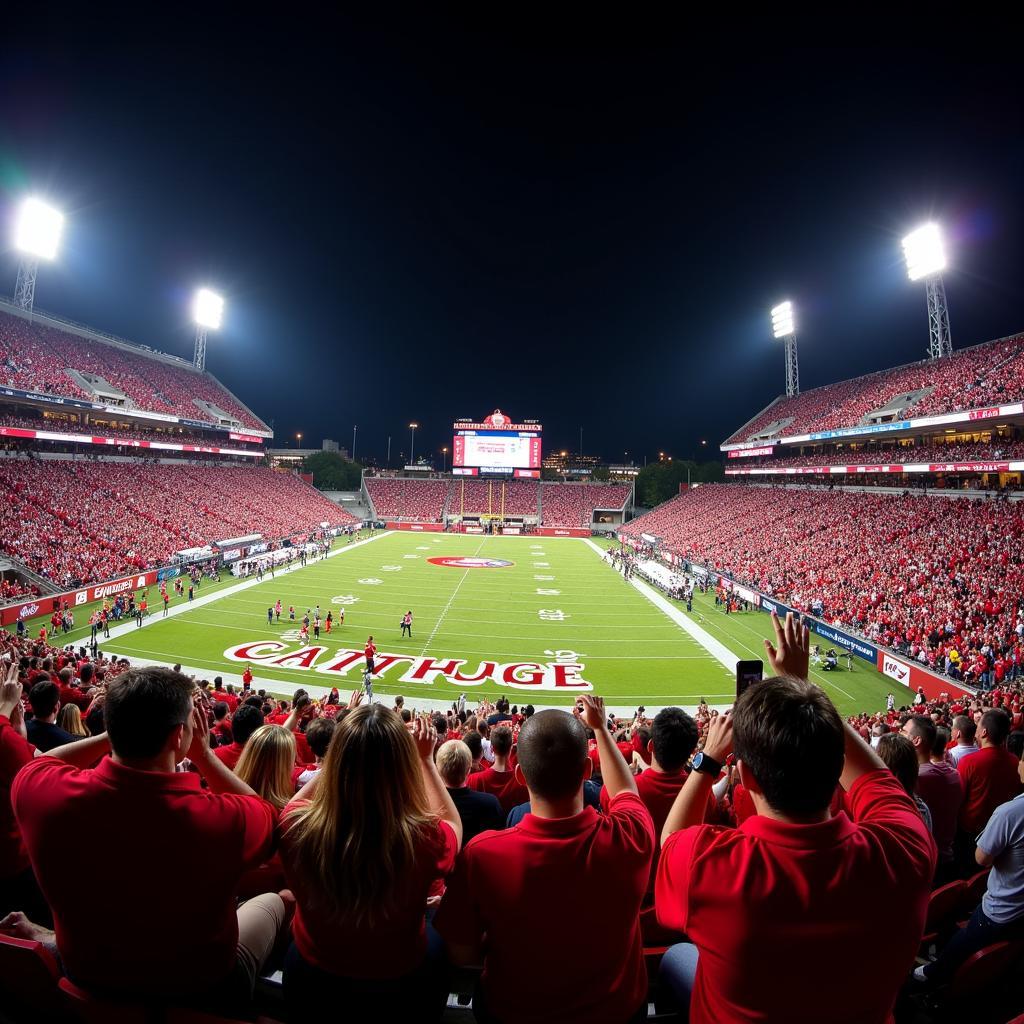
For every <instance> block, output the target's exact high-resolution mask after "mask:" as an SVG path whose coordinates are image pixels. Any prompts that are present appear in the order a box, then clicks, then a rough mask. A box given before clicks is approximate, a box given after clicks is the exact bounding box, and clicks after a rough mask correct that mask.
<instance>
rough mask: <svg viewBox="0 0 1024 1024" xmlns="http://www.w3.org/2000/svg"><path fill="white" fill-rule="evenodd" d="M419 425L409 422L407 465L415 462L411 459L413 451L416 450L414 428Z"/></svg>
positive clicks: (412, 464)
mask: <svg viewBox="0 0 1024 1024" xmlns="http://www.w3.org/2000/svg"><path fill="white" fill-rule="evenodd" d="M418 426H419V424H418V423H410V424H409V465H410V466H414V465H415V463H414V462H413V460H412V457H413V453H414V452H415V450H416V428H417V427H418Z"/></svg>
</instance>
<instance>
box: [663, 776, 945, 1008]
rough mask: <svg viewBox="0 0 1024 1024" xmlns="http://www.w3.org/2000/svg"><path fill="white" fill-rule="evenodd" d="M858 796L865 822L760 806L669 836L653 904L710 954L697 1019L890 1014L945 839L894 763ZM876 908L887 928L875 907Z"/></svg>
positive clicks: (704, 957) (693, 1004)
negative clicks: (734, 821) (739, 818)
mask: <svg viewBox="0 0 1024 1024" xmlns="http://www.w3.org/2000/svg"><path fill="white" fill-rule="evenodd" d="M847 798H848V801H849V806H850V807H851V809H852V812H853V821H851V820H850V818H849V817H847V815H846V813H845V812H843V813H840V814H838V815H836V816H835V817H832V818H829V819H828V820H827V821H823V822H819V823H817V824H812V825H792V824H787V823H785V822H780V821H777V820H775V819H774V818H768V817H764V816H761V815H754V816H753V817H751V818H748V819H747V820H746V821H745V822H744V823H743V825H742V826H740V828H737V829H728V828H719V827H717V826H714V825H698V826H696V827H694V828H687V829H681V830H680V831H679V832H676V833H674V834H673V835H672V836H670V837H669V840H668V842H667V843H665V846H664V847H663V849H662V851H661V864H660V865H659V868H658V881H657V885H656V890H655V905H656V907H657V914H658V921H659V922H660V923H661V924H662V925H663V926H665V927H666V928H675V929H677V930H679V931H685V932H686V934H687V936H688V937H689V939H690V941H691V942H693V943H695V944H696V945H697V948H698V949H699V950H700V960H699V962H698V966H697V979H696V984H695V986H694V990H693V996H692V999H691V1001H690V1021H691V1022H692V1024H711V1022H714V1024H733V1022H735V1024H752V1022H754V1021H765V1020H785V1021H788V1022H792V1024H801V1022H807V1024H810V1022H814V1024H817V1022H819V1021H821V1020H822V1019H823V1018H827V1019H828V1020H829V1021H830V1022H833V1024H842V1022H849V1024H855V1022H856V1024H861V1022H864V1021H876V1022H881V1021H885V1020H888V1019H890V1016H891V1013H892V1007H893V1004H894V1003H895V1001H896V994H897V992H898V991H899V989H900V986H901V985H902V984H903V982H904V980H905V979H906V976H907V973H908V972H909V971H910V969H911V967H913V964H914V956H915V954H916V953H917V949H918V944H919V943H920V941H921V933H922V931H923V930H924V921H925V915H926V913H927V910H928V896H929V889H930V887H931V880H932V873H933V871H934V869H935V844H934V843H933V842H932V839H931V836H929V835H928V830H927V829H926V828H925V824H924V822H923V821H922V820H921V815H920V814H919V813H918V811H917V807H916V806H915V805H914V802H913V801H912V800H911V799H910V797H908V796H907V794H906V793H905V792H904V790H903V787H902V786H901V785H900V784H899V782H897V781H896V779H895V777H894V776H893V775H891V774H890V773H889V772H888V771H886V770H883V769H880V770H878V771H873V772H868V773H867V774H865V775H863V776H861V777H860V778H859V779H858V780H857V781H856V782H855V783H854V784H853V786H851V787H850V791H849V793H848V794H847ZM876 905H877V906H882V907H885V908H886V915H885V922H884V927H882V926H880V923H879V920H878V917H877V915H873V914H870V913H865V908H866V907H869V906H876ZM836 971H840V972H841V976H842V986H841V988H842V992H841V994H840V995H839V997H838V998H837V991H836V987H835V985H836V977H837V975H836ZM797 993H798V995H797Z"/></svg>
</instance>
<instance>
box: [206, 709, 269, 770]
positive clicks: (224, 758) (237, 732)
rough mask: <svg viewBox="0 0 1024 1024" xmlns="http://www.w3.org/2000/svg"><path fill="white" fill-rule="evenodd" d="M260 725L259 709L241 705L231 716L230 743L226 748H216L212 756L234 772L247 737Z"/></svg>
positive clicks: (260, 715)
mask: <svg viewBox="0 0 1024 1024" xmlns="http://www.w3.org/2000/svg"><path fill="white" fill-rule="evenodd" d="M262 725H263V713H262V712H261V711H260V710H259V708H254V707H252V705H250V704H243V705H242V707H240V708H239V709H238V710H237V711H236V712H235V713H234V714H233V715H232V716H231V736H232V741H231V743H229V744H228V745H227V746H226V747H217V749H216V750H214V752H213V753H214V755H215V756H216V757H217V759H218V760H219V761H220V762H221V764H223V765H226V766H227V767H228V768H230V769H232V770H234V768H235V766H236V765H237V764H238V759H239V758H240V757H241V756H242V750H243V749H244V748H245V744H246V743H247V742H248V740H249V737H250V736H252V734H253V733H254V732H255V731H256V730H257V729H259V728H260V727H261V726H262Z"/></svg>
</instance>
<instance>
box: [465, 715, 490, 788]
mask: <svg viewBox="0 0 1024 1024" xmlns="http://www.w3.org/2000/svg"><path fill="white" fill-rule="evenodd" d="M470 721H474V720H473V719H470ZM467 725H468V723H467ZM462 742H463V743H465V744H466V746H467V747H468V748H469V756H470V757H471V758H472V759H473V763H472V765H471V766H470V769H469V774H470V776H473V775H476V774H478V773H479V772H482V771H486V770H487V764H486V762H485V761H484V738H483V736H481V735H480V733H478V732H477V731H476V730H475V729H472V730H469V731H467V732H466V734H465V735H464V736H463V737H462Z"/></svg>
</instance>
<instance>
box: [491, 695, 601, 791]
mask: <svg viewBox="0 0 1024 1024" xmlns="http://www.w3.org/2000/svg"><path fill="white" fill-rule="evenodd" d="M500 731H501V730H498V729H496V730H495V733H498V732H500ZM586 760H587V734H586V732H585V731H584V728H583V726H582V724H581V723H580V722H579V721H578V720H577V719H576V718H575V716H573V715H570V714H568V713H566V712H565V711H557V710H555V709H554V708H551V709H549V710H547V711H538V712H537V714H535V715H531V716H530V717H529V718H528V719H527V720H526V722H525V723H524V725H523V728H522V730H521V731H520V733H519V767H520V768H522V770H523V775H524V776H525V777H526V785H527V786H528V787H529V789H530V791H531V792H532V793H536V794H537V796H539V797H544V798H546V799H549V800H558V799H561V798H564V797H567V796H571V795H572V794H573V793H576V792H577V791H578V790H579V788H580V786H581V785H582V784H583V772H584V766H585V763H586Z"/></svg>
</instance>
